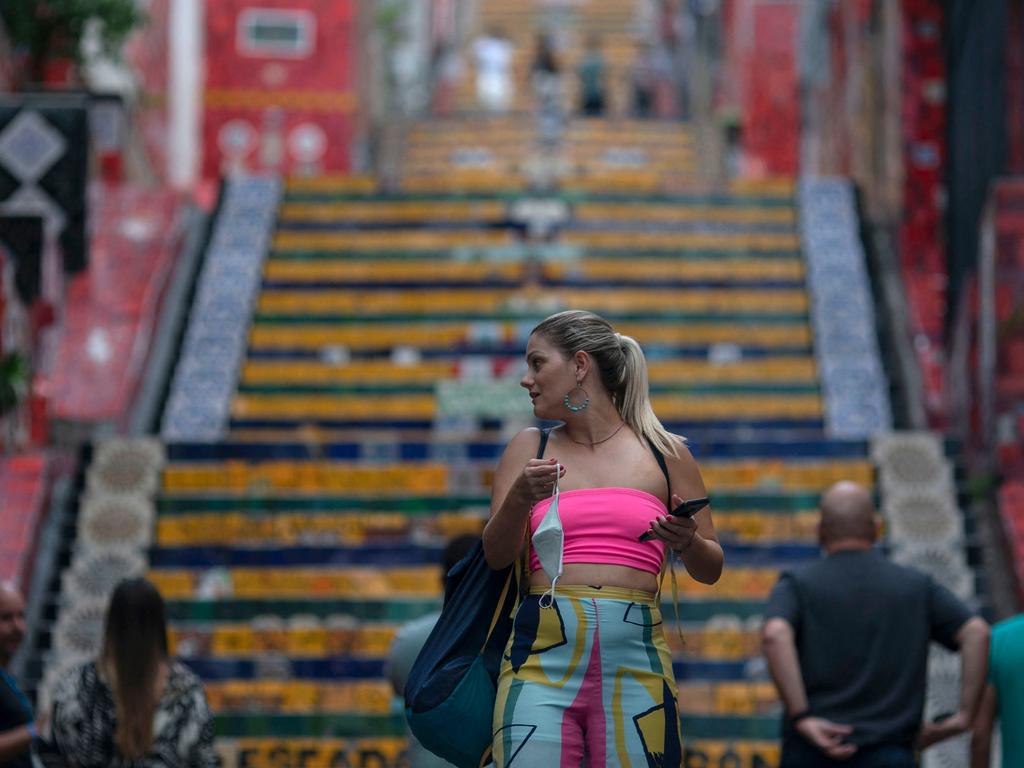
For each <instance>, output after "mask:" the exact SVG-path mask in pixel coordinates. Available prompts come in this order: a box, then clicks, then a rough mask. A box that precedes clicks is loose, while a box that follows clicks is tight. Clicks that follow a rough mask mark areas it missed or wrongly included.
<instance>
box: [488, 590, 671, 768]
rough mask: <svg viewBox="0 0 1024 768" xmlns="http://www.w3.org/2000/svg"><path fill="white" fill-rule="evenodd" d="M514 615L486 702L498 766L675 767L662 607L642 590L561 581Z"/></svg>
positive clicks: (529, 599) (668, 659)
mask: <svg viewBox="0 0 1024 768" xmlns="http://www.w3.org/2000/svg"><path fill="white" fill-rule="evenodd" d="M543 591H544V590H543V589H533V590H531V593H530V595H529V596H527V598H526V599H525V600H524V601H523V602H522V604H521V605H520V607H519V611H518V612H517V613H516V619H515V626H514V629H513V632H512V637H510V638H509V643H508V646H507V647H506V650H505V661H504V663H503V664H502V668H501V676H500V679H499V681H498V697H497V701H496V702H495V707H494V743H493V753H494V760H495V764H496V765H497V768H504V767H505V766H516V768H520V767H521V768H537V767H538V766H544V768H549V767H550V768H555V766H560V768H570V767H571V768H578V766H581V765H586V766H588V768H601V766H636V768H647V766H666V768H667V767H668V766H672V767H673V768H675V766H678V765H680V763H681V761H682V746H681V742H680V735H679V708H678V705H677V701H678V696H679V694H678V692H677V690H676V683H675V676H674V675H673V673H672V657H671V654H670V653H669V650H668V645H667V644H666V642H665V636H664V633H663V631H662V623H661V613H660V611H659V610H658V607H657V605H656V604H655V600H654V597H653V596H652V595H650V594H648V593H646V592H641V591H636V590H630V589H620V588H617V587H602V588H595V587H576V586H570V587H562V586H559V587H558V589H557V591H556V593H555V600H554V604H553V605H552V607H550V608H541V607H540V605H539V598H540V594H541V593H542V592H543Z"/></svg>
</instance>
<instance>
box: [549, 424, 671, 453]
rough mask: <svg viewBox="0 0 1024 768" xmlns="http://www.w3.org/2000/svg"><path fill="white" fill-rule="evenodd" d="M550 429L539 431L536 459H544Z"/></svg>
mask: <svg viewBox="0 0 1024 768" xmlns="http://www.w3.org/2000/svg"><path fill="white" fill-rule="evenodd" d="M552 429H554V427H544V429H542V430H541V431H540V444H539V445H538V446H537V458H538V459H543V458H544V450H545V449H546V448H547V447H548V438H549V437H551V430H552ZM662 461H664V459H662Z"/></svg>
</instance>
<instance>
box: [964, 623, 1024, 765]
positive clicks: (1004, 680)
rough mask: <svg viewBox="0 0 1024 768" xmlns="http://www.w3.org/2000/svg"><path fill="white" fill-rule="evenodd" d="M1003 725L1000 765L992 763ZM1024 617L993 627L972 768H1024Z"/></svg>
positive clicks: (975, 728) (975, 733) (973, 744)
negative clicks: (996, 729)
mask: <svg viewBox="0 0 1024 768" xmlns="http://www.w3.org/2000/svg"><path fill="white" fill-rule="evenodd" d="M996 721H998V722H999V723H1000V728H999V737H1000V745H1001V751H1002V759H1001V761H1000V762H997V763H991V756H992V731H993V730H994V727H995V724H996ZM1022 726H1024V614H1020V615H1018V616H1014V617H1013V618H1010V619H1006V620H1005V621H1001V622H999V623H998V624H996V625H995V626H994V627H992V645H991V648H990V649H989V658H988V684H987V685H986V686H985V692H984V694H982V699H981V706H980V707H979V708H978V716H977V718H975V721H974V732H973V734H972V738H971V768H988V767H989V765H990V764H992V765H1002V766H1006V767H1007V768H1009V766H1012V765H1024V727H1022Z"/></svg>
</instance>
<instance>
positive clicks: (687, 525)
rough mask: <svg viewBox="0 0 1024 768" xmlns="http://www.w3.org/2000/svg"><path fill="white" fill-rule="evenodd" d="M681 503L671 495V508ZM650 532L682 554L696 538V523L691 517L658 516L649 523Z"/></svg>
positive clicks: (680, 499)
mask: <svg viewBox="0 0 1024 768" xmlns="http://www.w3.org/2000/svg"><path fill="white" fill-rule="evenodd" d="M682 503H683V499H682V498H681V497H680V496H678V495H676V494H673V495H672V506H673V508H675V507H677V506H679V505H680V504H682ZM651 530H652V531H654V535H655V536H657V537H658V538H659V539H661V540H662V541H664V542H665V543H666V544H668V546H669V547H670V548H672V549H673V550H675V551H676V552H680V553H681V552H684V551H686V550H687V549H689V547H690V545H691V544H693V541H694V539H695V538H696V537H697V521H696V520H694V519H693V518H692V517H672V516H670V515H658V517H657V518H655V519H654V521H653V522H652V523H651Z"/></svg>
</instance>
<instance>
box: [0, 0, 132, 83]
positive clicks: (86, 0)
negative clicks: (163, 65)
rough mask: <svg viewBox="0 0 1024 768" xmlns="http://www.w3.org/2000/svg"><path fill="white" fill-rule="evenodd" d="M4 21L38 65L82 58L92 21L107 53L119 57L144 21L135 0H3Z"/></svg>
mask: <svg viewBox="0 0 1024 768" xmlns="http://www.w3.org/2000/svg"><path fill="white" fill-rule="evenodd" d="M0 18H2V19H3V22H4V25H5V26H6V27H7V31H8V32H9V34H10V36H11V40H12V41H13V43H14V45H15V46H18V47H23V48H25V49H26V50H27V52H28V54H29V57H30V58H31V59H32V63H33V65H34V66H36V67H38V66H40V65H41V61H42V60H43V59H46V58H60V57H71V58H76V59H77V58H78V55H79V50H78V48H79V42H80V41H81V39H82V35H83V34H84V33H85V28H86V24H87V23H88V21H89V20H90V19H97V20H99V22H100V24H101V32H100V37H101V40H102V43H103V47H104V50H105V51H106V52H107V53H108V54H110V55H112V56H116V55H117V54H118V52H119V51H120V48H121V44H122V43H124V40H125V38H126V37H127V36H128V35H129V33H131V31H132V30H133V29H134V28H135V27H136V26H137V25H139V24H140V23H141V22H142V21H143V16H142V14H141V13H140V12H139V11H138V9H137V8H136V7H135V2H134V0H3V1H2V2H0Z"/></svg>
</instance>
